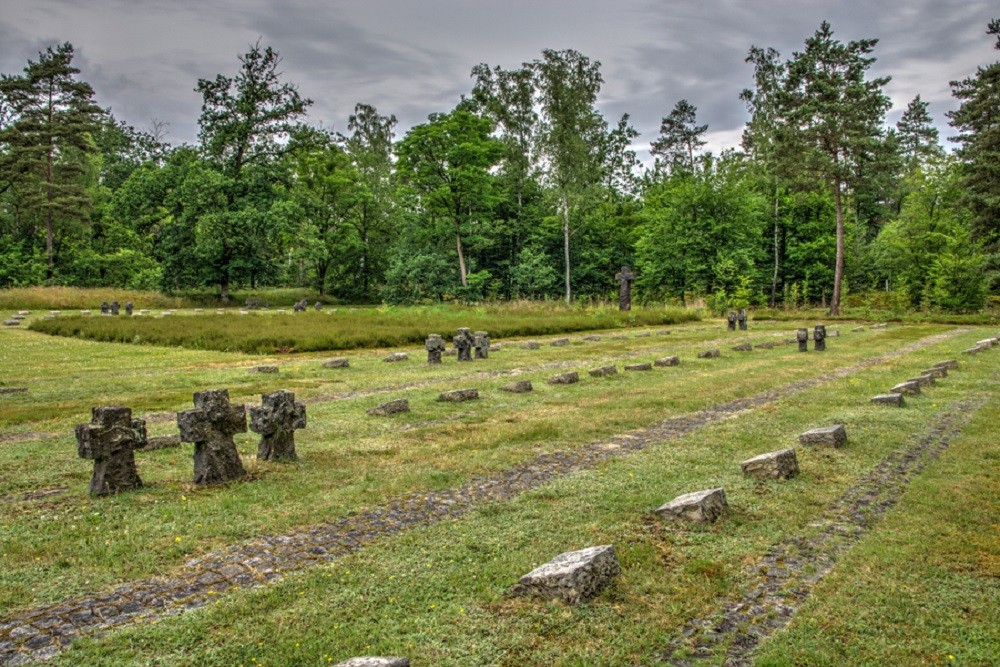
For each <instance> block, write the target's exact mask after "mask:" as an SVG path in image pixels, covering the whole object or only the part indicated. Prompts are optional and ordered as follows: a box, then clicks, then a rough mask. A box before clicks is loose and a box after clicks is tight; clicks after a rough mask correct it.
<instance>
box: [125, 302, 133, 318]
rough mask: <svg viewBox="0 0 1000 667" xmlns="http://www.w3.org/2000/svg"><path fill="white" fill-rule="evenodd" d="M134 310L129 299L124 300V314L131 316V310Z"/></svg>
mask: <svg viewBox="0 0 1000 667" xmlns="http://www.w3.org/2000/svg"><path fill="white" fill-rule="evenodd" d="M134 310H135V304H134V303H132V302H131V301H126V302H125V314H126V315H128V316H129V317H132V312H133V311H134Z"/></svg>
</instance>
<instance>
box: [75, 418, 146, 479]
mask: <svg viewBox="0 0 1000 667" xmlns="http://www.w3.org/2000/svg"><path fill="white" fill-rule="evenodd" d="M90 413H91V419H90V423H89V424H78V425H77V427H76V446H77V453H78V454H79V455H80V458H82V459H92V460H93V461H94V475H93V477H91V478H90V495H92V496H108V495H111V494H113V493H118V492H120V491H127V490H129V489H137V488H139V487H141V486H142V480H141V479H139V473H138V472H137V471H136V469H135V454H134V452H135V450H136V449H141V448H142V447H144V446H145V444H146V422H145V421H143V420H141V419H132V410H131V409H129V408H123V407H119V406H111V407H104V408H93V409H92V410H91V411H90Z"/></svg>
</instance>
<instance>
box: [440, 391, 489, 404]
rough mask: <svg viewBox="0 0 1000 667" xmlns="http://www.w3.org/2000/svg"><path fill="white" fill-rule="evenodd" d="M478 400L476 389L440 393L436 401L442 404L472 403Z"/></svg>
mask: <svg viewBox="0 0 1000 667" xmlns="http://www.w3.org/2000/svg"><path fill="white" fill-rule="evenodd" d="M477 398H479V390H478V389H454V390H452V391H445V392H442V393H441V394H440V395H439V396H438V400H439V401H441V402H443V403H462V402H463V401H474V400H476V399H477Z"/></svg>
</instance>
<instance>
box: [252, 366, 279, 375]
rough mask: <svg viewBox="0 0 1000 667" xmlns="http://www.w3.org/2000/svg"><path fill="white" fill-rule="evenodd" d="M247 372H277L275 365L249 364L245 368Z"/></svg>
mask: <svg viewBox="0 0 1000 667" xmlns="http://www.w3.org/2000/svg"><path fill="white" fill-rule="evenodd" d="M247 372H249V373H272V374H273V373H277V372H278V367H277V366H251V367H250V368H248V369H247Z"/></svg>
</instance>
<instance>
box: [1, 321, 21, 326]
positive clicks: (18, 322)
mask: <svg viewBox="0 0 1000 667" xmlns="http://www.w3.org/2000/svg"><path fill="white" fill-rule="evenodd" d="M3 325H4V326H5V327H19V326H21V320H4V321H3Z"/></svg>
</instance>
